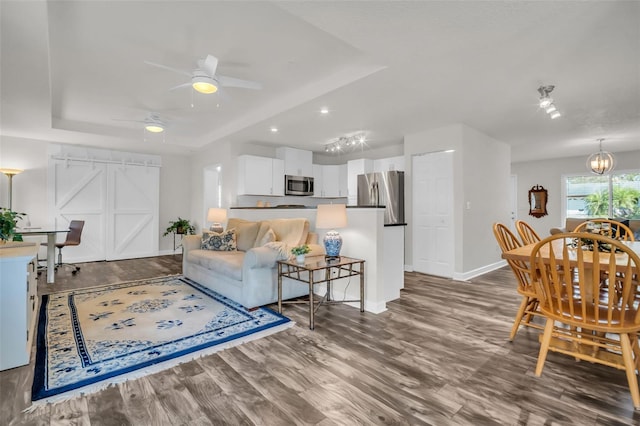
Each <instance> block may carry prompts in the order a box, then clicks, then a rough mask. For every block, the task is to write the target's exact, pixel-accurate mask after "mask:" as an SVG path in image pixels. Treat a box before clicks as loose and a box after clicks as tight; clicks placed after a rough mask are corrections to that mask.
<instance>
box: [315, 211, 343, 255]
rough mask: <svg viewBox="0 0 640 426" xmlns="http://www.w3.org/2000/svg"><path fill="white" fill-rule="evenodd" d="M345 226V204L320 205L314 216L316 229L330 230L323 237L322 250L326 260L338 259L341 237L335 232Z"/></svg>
mask: <svg viewBox="0 0 640 426" xmlns="http://www.w3.org/2000/svg"><path fill="white" fill-rule="evenodd" d="M346 226H347V206H346V205H345V204H320V205H318V210H317V215H316V228H318V229H330V231H327V233H326V234H325V236H324V240H323V242H324V250H325V252H326V256H325V257H326V258H327V259H339V258H340V249H341V248H342V237H341V236H340V234H338V232H337V231H336V230H335V229H336V228H344V227H346Z"/></svg>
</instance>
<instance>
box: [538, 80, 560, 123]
mask: <svg viewBox="0 0 640 426" xmlns="http://www.w3.org/2000/svg"><path fill="white" fill-rule="evenodd" d="M554 88H555V86H552V85H549V86H540V87H538V93H540V101H539V102H538V105H539V106H540V108H542V109H544V111H545V112H546V113H547V114H549V117H551V119H552V120H553V119H556V118H558V117H560V116H561V115H562V114H560V111H558V109H557V108H556V106H555V104H554V103H553V98H552V97H551V96H550V95H549V94H550V93H551V92H552V91H553V89H554Z"/></svg>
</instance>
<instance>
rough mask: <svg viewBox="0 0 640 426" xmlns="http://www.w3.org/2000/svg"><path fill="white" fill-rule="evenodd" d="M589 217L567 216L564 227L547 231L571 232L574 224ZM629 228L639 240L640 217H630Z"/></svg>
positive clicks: (574, 226)
mask: <svg viewBox="0 0 640 426" xmlns="http://www.w3.org/2000/svg"><path fill="white" fill-rule="evenodd" d="M587 220H589V219H586V218H577V217H568V218H567V219H566V221H565V225H564V228H551V229H550V230H549V233H550V234H551V235H553V234H558V233H560V232H572V231H573V230H574V229H575V228H576V226H578V225H580V224H581V223H582V222H585V221H587ZM629 228H631V230H632V231H633V233H634V235H635V239H636V240H640V238H639V235H640V219H632V220H630V221H629Z"/></svg>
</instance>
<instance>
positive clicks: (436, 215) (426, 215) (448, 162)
mask: <svg viewBox="0 0 640 426" xmlns="http://www.w3.org/2000/svg"><path fill="white" fill-rule="evenodd" d="M412 175H413V181H412V186H413V197H412V199H413V227H414V235H413V265H414V270H415V271H417V272H422V273H425V274H431V275H438V276H441V277H449V278H451V277H453V272H454V267H455V264H454V232H453V229H454V228H453V154H452V153H450V152H436V153H430V154H424V155H416V156H414V157H413V164H412Z"/></svg>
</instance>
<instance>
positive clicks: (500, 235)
mask: <svg viewBox="0 0 640 426" xmlns="http://www.w3.org/2000/svg"><path fill="white" fill-rule="evenodd" d="M493 234H494V235H495V237H496V241H497V242H498V245H499V246H500V250H502V252H503V253H504V252H507V251H509V250H513V249H515V248H518V247H522V243H521V242H520V240H518V237H516V236H515V235H514V233H513V232H511V230H509V228H508V227H506V226H505V225H503V224H502V223H495V224H494V225H493ZM507 263H508V264H509V266H510V267H511V269H512V270H513V273H514V274H515V276H516V278H517V279H518V291H519V292H520V293H523V294H528V295H535V289H534V288H533V286H532V284H531V271H530V268H529V264H528V263H527V262H524V261H521V260H515V259H507Z"/></svg>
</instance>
